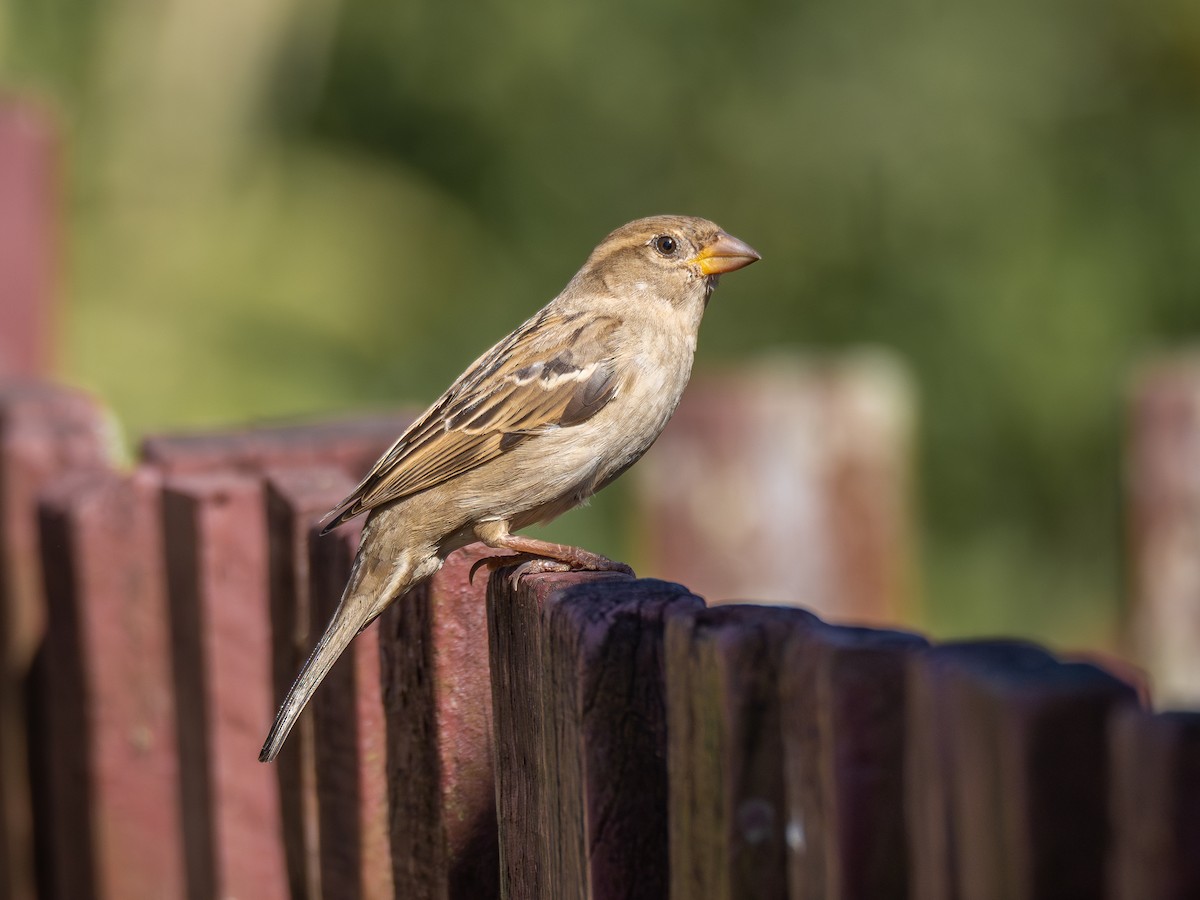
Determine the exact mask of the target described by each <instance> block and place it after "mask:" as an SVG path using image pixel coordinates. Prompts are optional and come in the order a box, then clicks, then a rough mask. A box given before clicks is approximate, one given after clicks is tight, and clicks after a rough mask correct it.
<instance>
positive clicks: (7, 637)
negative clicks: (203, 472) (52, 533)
mask: <svg viewBox="0 0 1200 900" xmlns="http://www.w3.org/2000/svg"><path fill="white" fill-rule="evenodd" d="M110 444H111V441H110V436H109V428H108V424H107V420H106V419H105V416H104V414H103V413H102V412H101V410H100V408H99V407H98V406H97V405H96V403H95V402H94V401H92V399H91V398H89V397H87V396H85V395H83V394H81V393H79V392H77V391H72V390H68V389H65V388H60V387H54V386H51V385H45V384H41V383H38V382H35V381H4V382H0V898H4V900H9V898H13V900H28V898H31V897H32V896H33V891H34V885H33V868H32V865H31V860H32V859H33V847H32V817H31V810H30V805H29V804H30V797H29V786H28V783H27V778H28V763H27V760H26V726H25V722H26V714H27V710H26V698H25V696H24V692H25V690H26V685H25V680H26V677H27V676H28V673H29V666H30V663H31V661H32V659H33V655H34V653H35V652H36V650H37V647H38V645H39V642H40V641H41V639H42V635H43V629H44V617H45V596H44V589H43V586H42V556H41V553H40V550H39V535H38V524H37V501H38V494H39V492H40V491H41V490H42V488H43V487H44V486H46V485H47V484H48V483H50V482H51V481H52V480H53V479H54V478H56V477H57V476H59V475H60V474H62V473H64V472H69V471H73V470H88V469H93V470H94V469H100V468H103V467H105V466H107V464H108V459H109V447H110Z"/></svg>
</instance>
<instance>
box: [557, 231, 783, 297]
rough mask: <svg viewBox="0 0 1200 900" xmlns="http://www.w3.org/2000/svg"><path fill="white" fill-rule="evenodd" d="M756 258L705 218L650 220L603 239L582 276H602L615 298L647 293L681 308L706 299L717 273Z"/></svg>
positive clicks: (581, 272) (719, 273) (740, 265)
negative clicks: (617, 295) (619, 295)
mask: <svg viewBox="0 0 1200 900" xmlns="http://www.w3.org/2000/svg"><path fill="white" fill-rule="evenodd" d="M759 258H760V257H759V255H758V252H757V251H755V250H754V248H753V247H751V246H750V245H749V244H747V243H745V242H744V241H740V240H738V239H737V238H735V237H734V236H733V235H731V234H726V233H725V232H724V231H722V230H721V229H720V228H719V227H718V226H717V225H716V223H714V222H710V221H708V220H707V219H699V218H695V217H692V216H651V217H649V218H646V219H637V220H636V221H633V222H630V223H629V224H628V225H622V226H621V227H620V228H618V229H617V230H616V231H614V232H612V234H610V235H609V236H608V237H606V238H605V239H604V240H603V241H601V242H600V244H599V246H597V247H596V249H595V250H594V251H592V255H591V256H590V257H588V261H587V262H586V263H585V264H584V267H583V269H582V270H580V275H581V276H584V277H599V278H601V279H602V280H603V282H604V283H605V285H606V286H607V287H608V288H609V290H610V291H612V292H613V293H616V294H621V295H625V296H629V295H631V294H637V293H641V292H645V291H650V292H653V293H654V294H656V295H658V296H661V297H664V298H666V299H668V300H669V301H670V302H672V303H673V304H676V305H679V306H683V305H687V304H691V303H694V302H696V301H697V300H702V301H707V299H708V295H709V294H711V293H712V289H713V288H714V287H715V286H716V283H717V279H718V277H719V276H720V275H722V274H723V273H725V272H732V271H734V270H735V269H740V268H742V267H743V266H748V265H750V264H751V263H752V262H756V261H757V260H758V259H759Z"/></svg>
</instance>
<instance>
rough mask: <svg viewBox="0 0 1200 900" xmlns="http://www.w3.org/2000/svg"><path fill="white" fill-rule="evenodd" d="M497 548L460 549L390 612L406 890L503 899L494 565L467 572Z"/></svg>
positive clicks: (384, 635) (453, 898) (397, 865)
mask: <svg viewBox="0 0 1200 900" xmlns="http://www.w3.org/2000/svg"><path fill="white" fill-rule="evenodd" d="M489 553H491V551H489V550H487V549H486V548H484V547H482V546H481V545H477V544H473V545H471V546H469V547H465V548H463V549H462V550H459V551H457V552H455V553H452V554H451V555H450V556H449V557H448V558H447V559H446V563H445V565H444V566H443V567H442V569H441V571H439V572H438V573H437V574H435V575H434V576H433V577H432V578H430V579H429V580H428V581H426V582H425V583H424V584H422V585H419V586H418V587H417V588H415V589H414V590H413V591H412V592H411V593H409V594H408V596H406V597H404V598H402V599H401V600H400V601H399V602H397V603H394V604H392V606H391V607H390V608H389V609H388V610H387V611H386V612H384V614H383V615H382V616H381V617H380V623H379V628H380V637H379V641H380V651H381V653H382V657H383V699H384V714H385V716H386V723H387V757H388V758H387V772H388V783H389V798H390V806H391V846H392V860H393V867H394V868H393V871H394V878H395V884H396V892H397V896H405V897H412V898H414V900H425V898H429V900H475V898H478V900H487V898H491V897H497V896H499V859H498V854H499V850H498V847H497V838H496V789H495V785H494V780H493V774H492V773H493V769H492V702H493V693H492V685H491V678H490V673H489V670H488V645H487V640H488V626H487V601H486V599H485V594H486V591H487V572H486V570H484V571H483V572H482V573H481V574H480V575H478V576H477V577H476V579H475V582H474V584H472V583H471V582H470V581H469V580H468V578H467V573H468V572H469V571H470V568H471V565H472V564H473V563H474V562H475V560H477V559H479V558H480V556H486V555H488V554H489ZM523 699H524V702H526V703H531V702H534V701H533V698H530V697H525V698H523Z"/></svg>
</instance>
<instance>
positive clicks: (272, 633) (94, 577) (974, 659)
mask: <svg viewBox="0 0 1200 900" xmlns="http://www.w3.org/2000/svg"><path fill="white" fill-rule="evenodd" d="M53 145H54V141H53V134H52V129H49V128H48V127H47V126H46V122H45V118H44V117H43V116H40V115H39V114H38V113H36V111H31V110H29V109H28V108H25V107H16V108H14V107H3V106H0V197H3V198H4V201H5V202H0V318H2V320H3V327H2V328H0V900H35V898H38V900H68V898H69V900H77V898H82V900H174V898H180V900H183V898H186V900H212V898H238V900H247V898H254V900H273V898H286V897H291V898H304V900H316V898H371V900H379V898H391V897H397V898H410V900H424V898H431V900H476V898H480V900H487V898H492V897H508V898H513V900H526V898H547V900H558V898H593V900H603V898H610V897H612V898H622V900H629V898H671V900H699V898H730V900H732V898H756V900H757V898H792V900H795V898H872V900H875V898H890V897H896V898H902V897H908V898H914V900H951V898H954V900H976V898H978V900H984V898H998V900H999V898H1004V900H1009V898H1014V900H1015V898H1047V900H1071V898H1107V900H1142V898H1145V900H1167V898H1170V900H1181V898H1187V897H1200V713H1196V712H1187V713H1154V712H1152V711H1151V710H1150V709H1149V704H1148V698H1147V697H1146V691H1145V689H1144V688H1142V687H1141V686H1138V688H1137V689H1135V686H1134V685H1131V684H1130V683H1127V681H1125V680H1122V678H1120V677H1117V676H1115V675H1113V674H1111V673H1110V672H1108V671H1106V670H1105V669H1103V668H1099V667H1097V666H1096V665H1094V664H1091V663H1088V662H1081V661H1077V660H1064V659H1058V658H1055V656H1053V655H1052V654H1050V653H1049V652H1047V651H1046V650H1044V649H1042V648H1039V647H1036V646H1034V645H1031V644H1027V643H1022V642H1015V641H979V642H968V643H956V644H944V645H931V644H930V643H929V642H928V641H927V640H925V639H924V638H923V637H921V636H919V635H914V634H911V633H907V632H899V631H893V630H885V629H881V628H865V627H850V626H844V625H834V624H830V623H829V622H828V621H824V620H823V619H822V618H818V616H817V615H815V614H814V613H813V612H811V611H806V610H804V609H801V608H798V607H789V606H786V605H785V606H760V605H753V604H744V603H727V602H724V603H723V602H722V601H724V600H725V599H726V598H728V597H744V596H757V597H761V598H763V599H770V600H772V601H775V602H776V603H778V602H781V601H783V602H787V601H793V602H794V601H800V602H803V603H804V604H805V605H807V606H809V607H810V608H812V609H814V610H816V611H817V612H820V613H821V614H822V616H824V618H825V619H831V618H836V617H837V615H839V614H841V615H847V614H850V615H852V616H853V617H854V618H855V619H856V620H859V621H868V622H872V623H877V624H882V623H886V622H888V621H896V620H897V619H898V617H899V615H900V614H901V613H902V611H903V610H904V609H905V608H906V607H907V606H908V603H909V601H910V597H911V587H910V583H911V579H910V577H909V576H910V569H911V560H910V554H909V550H908V548H909V545H910V543H911V542H910V540H909V536H908V529H909V527H910V523H911V518H912V517H911V515H910V514H909V510H908V508H907V503H908V495H909V489H908V485H907V476H908V469H909V451H908V440H909V432H910V423H911V401H910V400H909V399H908V397H907V394H906V390H905V389H904V387H903V380H902V379H897V378H895V377H892V376H891V375H888V373H887V371H886V369H887V367H886V366H883V367H882V369H881V367H880V366H879V365H878V362H877V361H873V362H868V363H867V364H866V365H865V367H864V366H858V365H856V366H851V367H849V368H846V367H843V366H832V367H822V368H820V369H818V370H806V371H799V370H796V369H794V368H792V369H787V367H786V366H785V367H784V369H785V370H781V369H780V367H779V365H778V364H777V365H774V366H772V367H770V371H765V370H764V371H760V372H757V373H751V374H749V375H739V376H736V377H733V378H728V377H726V378H716V379H711V380H705V379H701V380H699V381H698V383H697V384H696V385H694V386H693V389H692V390H691V391H689V394H688V397H687V398H686V399H685V403H684V406H683V407H681V409H680V411H679V414H678V415H677V418H676V422H674V423H673V424H672V430H671V431H669V432H668V433H667V434H666V435H664V437H663V440H662V441H661V442H660V444H659V446H658V447H656V449H655V454H654V455H652V456H651V457H650V458H648V459H647V460H646V461H645V463H644V464H643V465H642V466H640V467H638V469H636V470H635V472H634V473H633V478H634V479H635V483H636V484H637V485H638V487H637V495H638V498H639V504H640V507H639V508H640V514H639V517H638V530H639V545H640V546H641V547H643V548H645V552H646V553H647V554H648V557H649V560H650V562H651V563H652V565H651V567H650V568H652V570H653V571H656V572H660V573H667V574H670V575H672V577H677V578H680V579H682V580H685V581H687V582H688V583H689V585H690V586H691V588H692V590H700V591H702V592H703V593H705V594H706V595H707V596H708V602H707V603H706V602H705V601H704V600H702V599H700V598H699V597H698V596H696V595H694V594H693V593H692V592H691V591H690V590H689V589H688V588H685V587H682V586H680V585H678V584H673V583H670V582H665V581H656V580H634V579H630V578H627V577H624V576H617V575H594V574H593V575H587V574H566V575H544V576H537V577H531V578H527V579H524V580H522V581H521V582H519V583H517V584H514V583H512V582H511V581H510V580H509V579H508V578H507V577H506V573H505V572H503V571H501V572H498V573H496V574H495V575H493V577H492V578H491V580H490V582H487V583H485V582H484V581H483V580H482V579H480V580H478V581H477V582H476V583H475V584H471V583H470V582H469V580H468V578H467V572H468V571H469V569H470V565H471V563H472V562H473V561H474V560H475V559H476V558H478V553H479V550H478V549H477V548H467V549H466V550H464V551H461V552H460V553H458V554H455V555H454V556H453V557H451V559H450V560H449V561H448V562H447V565H446V566H445V567H444V568H443V570H442V571H441V572H439V573H438V574H437V575H436V576H435V577H434V578H433V579H431V580H430V581H429V583H428V584H426V585H425V586H424V587H422V588H421V589H419V590H418V591H416V592H414V594H413V595H411V596H409V597H408V598H406V599H405V601H404V602H403V603H401V604H398V605H397V606H396V607H394V608H393V609H391V610H389V611H388V613H387V614H385V616H384V617H383V618H382V619H381V620H380V622H379V623H378V624H377V625H375V626H373V627H372V628H371V629H369V630H368V631H367V632H365V633H364V634H363V635H362V636H361V637H360V638H359V639H358V640H357V641H355V643H354V644H353V646H352V648H351V651H350V652H349V653H348V654H347V655H346V658H345V659H344V661H343V662H341V663H340V664H339V665H338V666H337V667H335V669H334V670H333V672H332V673H331V674H330V676H329V678H328V679H327V681H326V683H325V685H324V686H323V687H322V689H321V690H320V691H319V692H318V694H317V696H316V697H315V698H314V701H313V704H312V707H311V709H310V710H309V712H308V713H306V715H305V716H304V717H303V719H302V720H301V722H300V724H299V726H298V727H297V729H296V730H295V732H294V733H293V735H292V737H291V740H290V741H289V743H288V745H287V746H286V748H285V751H284V753H283V754H282V755H281V756H280V759H279V761H278V763H277V764H276V765H273V766H264V765H261V764H259V763H258V762H257V752H258V748H259V744H260V742H261V740H262V738H263V736H264V733H265V730H266V727H267V725H268V724H269V722H270V721H271V717H272V715H273V712H274V708H275V705H276V704H277V703H278V701H279V700H280V699H281V697H282V695H283V693H284V691H285V690H286V688H287V686H288V684H289V682H290V679H291V678H292V676H293V674H294V673H295V671H296V669H297V667H298V665H299V663H300V661H301V660H302V658H303V656H304V654H305V653H306V652H307V650H308V648H309V647H310V646H311V644H312V643H313V641H314V639H315V636H316V634H317V633H318V631H319V630H320V629H321V628H322V627H323V626H324V623H325V621H326V620H327V618H328V616H329V614H330V612H331V610H332V608H333V604H334V603H335V602H336V599H337V597H338V595H339V593H340V591H341V588H342V585H343V584H344V582H345V580H346V576H347V573H348V570H349V566H350V561H351V559H352V557H353V552H354V548H355V544H356V538H357V534H356V532H355V530H354V527H353V526H351V527H347V528H345V529H342V530H340V531H338V532H335V533H334V534H333V535H330V536H328V537H325V538H322V539H318V538H317V537H316V535H315V533H314V530H315V529H314V523H315V521H316V519H317V518H318V517H319V516H320V514H322V513H323V512H324V511H325V510H327V509H328V508H329V507H330V506H331V505H332V504H333V503H334V502H335V501H336V500H337V499H339V498H340V497H341V496H342V495H343V494H344V493H345V492H346V491H347V490H348V489H349V487H350V486H351V485H352V483H353V481H354V480H355V479H356V478H357V477H358V476H359V475H360V474H361V473H362V471H364V470H365V468H366V467H367V466H368V465H369V464H370V463H371V462H372V461H373V460H374V458H375V457H376V455H377V454H378V453H379V452H380V450H381V449H382V448H383V447H384V446H386V445H387V444H388V443H389V442H390V441H391V439H392V438H393V437H394V436H395V434H396V432H397V431H398V430H399V429H400V428H401V427H402V425H403V418H402V417H397V418H387V417H382V418H374V419H358V420H348V421H342V422H334V423H325V424H316V425H307V426H297V427H291V428H272V429H259V430H250V431H244V432H237V433H226V434H213V435H195V436H180V437H160V438H151V439H148V440H147V441H146V442H145V443H144V444H143V446H142V448H141V451H140V453H139V456H138V460H137V462H136V464H135V466H134V467H133V468H132V469H130V470H126V469H120V468H117V467H115V466H114V465H113V463H112V457H113V454H112V446H111V445H112V437H111V427H110V422H109V420H108V417H107V415H106V414H105V413H104V411H103V410H102V409H101V408H100V407H99V406H98V405H97V404H96V403H95V402H94V401H93V400H91V399H90V398H88V397H86V396H84V395H82V394H80V393H78V392H75V391H72V390H68V389H65V388H62V387H59V386H56V385H54V384H51V383H47V382H45V381H38V380H23V381H22V380H14V377H15V376H31V375H37V374H39V373H44V372H45V371H46V370H47V368H48V362H47V359H48V353H47V349H48V343H49V342H48V339H47V336H48V334H49V333H50V323H51V316H50V315H49V314H48V311H49V310H50V309H52V308H53V304H52V303H51V302H49V299H50V295H51V293H52V288H53V282H54V264H53V263H54V259H55V256H56V253H55V251H54V246H55V240H54V237H55V232H56V228H55V225H54V222H55V216H54V209H53V207H54V203H55V199H54V197H55V194H56V180H55V177H54V162H53V157H54V149H53ZM893 374H894V373H893ZM4 379H7V380H4ZM1132 410H1133V414H1132V416H1131V423H1132V427H1131V430H1130V441H1129V445H1130V449H1131V452H1130V454H1129V457H1130V464H1129V470H1128V473H1127V474H1128V481H1129V496H1130V501H1131V502H1130V504H1129V507H1130V511H1131V527H1130V547H1131V565H1130V567H1129V570H1130V575H1131V587H1132V591H1131V594H1132V596H1133V598H1134V606H1135V613H1136V615H1135V625H1136V627H1137V636H1138V640H1139V644H1140V646H1141V648H1142V652H1143V654H1144V657H1143V658H1144V659H1146V660H1147V662H1148V663H1149V664H1150V665H1151V666H1152V668H1154V669H1155V670H1156V673H1157V674H1159V676H1160V679H1161V681H1162V683H1163V684H1164V685H1166V687H1167V688H1168V689H1169V691H1170V695H1171V696H1172V697H1178V698H1182V699H1183V700H1185V701H1191V702H1193V703H1195V702H1196V701H1197V700H1200V664H1198V663H1197V661H1198V660H1200V625H1197V618H1196V616H1197V610H1198V609H1200V593H1198V591H1200V577H1198V576H1197V573H1198V572H1200V540H1198V539H1197V535H1200V525H1198V524H1197V523H1200V512H1198V510H1200V502H1198V500H1197V498H1200V489H1198V487H1197V486H1198V485H1200V463H1197V459H1198V458H1200V457H1197V455H1196V448H1197V447H1198V446H1200V366H1198V365H1196V364H1195V363H1194V362H1183V363H1177V364H1170V365H1165V366H1161V367H1158V368H1155V369H1153V370H1148V371H1147V372H1146V373H1145V375H1144V377H1143V378H1142V380H1141V381H1140V382H1139V384H1138V387H1137V389H1136V390H1135V392H1134V397H1133V402H1132ZM732 426H736V427H733V428H732V431H736V433H737V434H738V435H740V436H741V437H740V439H739V441H737V442H735V443H738V444H747V445H749V446H750V447H752V448H754V450H755V452H756V453H758V454H760V457H758V458H756V460H755V464H754V466H753V469H754V470H755V471H762V472H766V473H768V477H764V479H763V480H762V482H761V483H747V482H746V480H745V477H744V476H745V472H746V471H747V466H746V465H745V463H744V461H743V460H741V459H739V458H738V457H737V455H736V453H735V452H734V451H735V450H736V449H737V448H736V447H735V446H734V444H733V443H731V442H730V440H729V435H730V433H732V432H731V427H732ZM761 454H766V457H763V456H761ZM770 473H775V474H776V475H779V474H780V473H782V474H783V475H785V476H786V478H785V480H786V481H787V483H788V490H786V491H781V490H780V489H779V483H780V482H779V480H778V479H777V478H773V477H770ZM696 505H699V506H700V507H701V509H702V510H711V509H714V508H719V509H722V510H724V512H725V521H724V523H723V524H724V526H726V527H724V528H723V530H722V531H721V533H720V534H715V533H714V532H713V531H712V530H711V528H708V527H706V525H707V524H708V520H710V519H711V517H710V516H708V515H707V514H700V515H698V514H697V513H696V511H695V510H694V509H693V508H692V507H694V506H696ZM730 548H733V551H734V552H732V553H730V552H729V551H730ZM739 566H741V567H742V569H741V570H740V571H738V567H739ZM734 575H737V578H734V577H732V576H734ZM747 585H749V587H747ZM1133 680H1134V681H1137V679H1136V678H1134V679H1133Z"/></svg>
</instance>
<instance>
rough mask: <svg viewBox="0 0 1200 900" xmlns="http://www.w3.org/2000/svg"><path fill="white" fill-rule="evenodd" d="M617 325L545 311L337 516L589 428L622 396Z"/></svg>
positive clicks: (453, 390) (405, 437)
mask: <svg viewBox="0 0 1200 900" xmlns="http://www.w3.org/2000/svg"><path fill="white" fill-rule="evenodd" d="M618 325H619V321H618V320H617V319H615V318H611V317H591V318H586V317H584V316H583V315H581V314H578V313H575V314H572V313H562V312H550V311H543V312H542V313H540V314H539V315H538V316H535V317H534V318H533V319H530V320H529V321H528V322H526V323H525V324H524V325H522V326H521V327H520V328H519V329H518V330H517V331H515V332H513V333H512V334H511V335H509V336H508V337H507V338H505V339H504V340H503V341H501V342H500V343H499V344H497V345H496V346H495V347H493V348H492V349H491V350H489V351H488V352H487V353H485V354H484V355H483V356H481V357H480V358H479V359H478V360H476V361H475V364H474V365H472V366H471V368H469V369H468V370H467V371H466V372H465V373H464V374H463V375H462V376H461V377H460V378H459V379H458V380H457V381H456V382H455V383H454V384H453V385H451V386H450V389H449V390H447V391H446V393H445V394H443V395H442V397H441V398H440V399H439V400H438V401H437V402H436V403H434V404H433V406H431V407H430V408H429V409H428V410H427V411H426V412H425V413H424V414H423V415H422V416H421V417H420V418H419V419H417V421H415V422H414V423H413V424H412V425H411V426H409V428H408V430H407V431H405V432H404V434H402V435H401V436H400V438H399V440H397V441H396V443H395V444H393V445H392V446H391V448H390V449H389V450H388V451H387V452H386V453H385V454H384V455H383V456H382V457H381V458H380V459H379V461H378V462H377V463H375V466H374V468H372V469H371V471H370V472H369V473H368V474H367V477H366V478H364V479H363V481H362V483H361V484H359V486H358V487H357V488H355V490H354V492H353V493H351V494H350V496H349V497H347V498H346V499H345V500H343V501H342V502H341V503H339V504H338V505H337V507H335V508H334V510H333V511H332V512H331V513H330V515H332V516H335V518H333V519H332V520H331V521H330V522H329V524H328V525H327V526H326V527H325V531H330V530H331V529H333V528H336V527H337V526H338V525H340V524H341V523H343V522H345V521H347V520H349V519H352V518H354V516H356V515H358V514H359V513H361V512H364V511H365V510H368V509H371V508H373V507H376V506H380V505H381V504H384V503H389V502H391V501H393V500H398V499H400V498H402V497H407V496H411V495H412V494H417V493H420V492H421V491H425V490H428V489H429V488H431V487H434V486H436V485H439V484H442V483H443V482H446V481H449V480H450V479H451V478H454V477H456V476H458V475H462V474H463V473H464V472H468V471H470V470H471V469H475V468H477V467H479V466H481V465H483V464H485V463H487V462H490V461H491V460H493V459H496V458H497V457H499V456H501V455H502V454H503V453H505V452H506V451H508V450H511V449H512V448H513V447H515V446H516V445H518V444H520V443H521V442H523V441H526V440H528V439H529V438H530V437H532V436H534V435H536V434H538V433H540V432H544V431H546V430H548V429H552V428H569V427H571V426H572V425H579V424H580V423H582V422H585V421H587V420H588V419H590V418H591V417H592V416H594V415H595V414H596V413H597V412H599V411H600V410H601V409H603V408H604V406H605V405H606V404H607V403H608V402H609V401H610V400H611V399H612V398H613V397H614V396H615V395H616V392H617V387H618V384H617V378H616V367H615V363H614V355H615V354H614V346H613V343H614V342H613V334H614V332H615V331H616V329H617V326H618Z"/></svg>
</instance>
